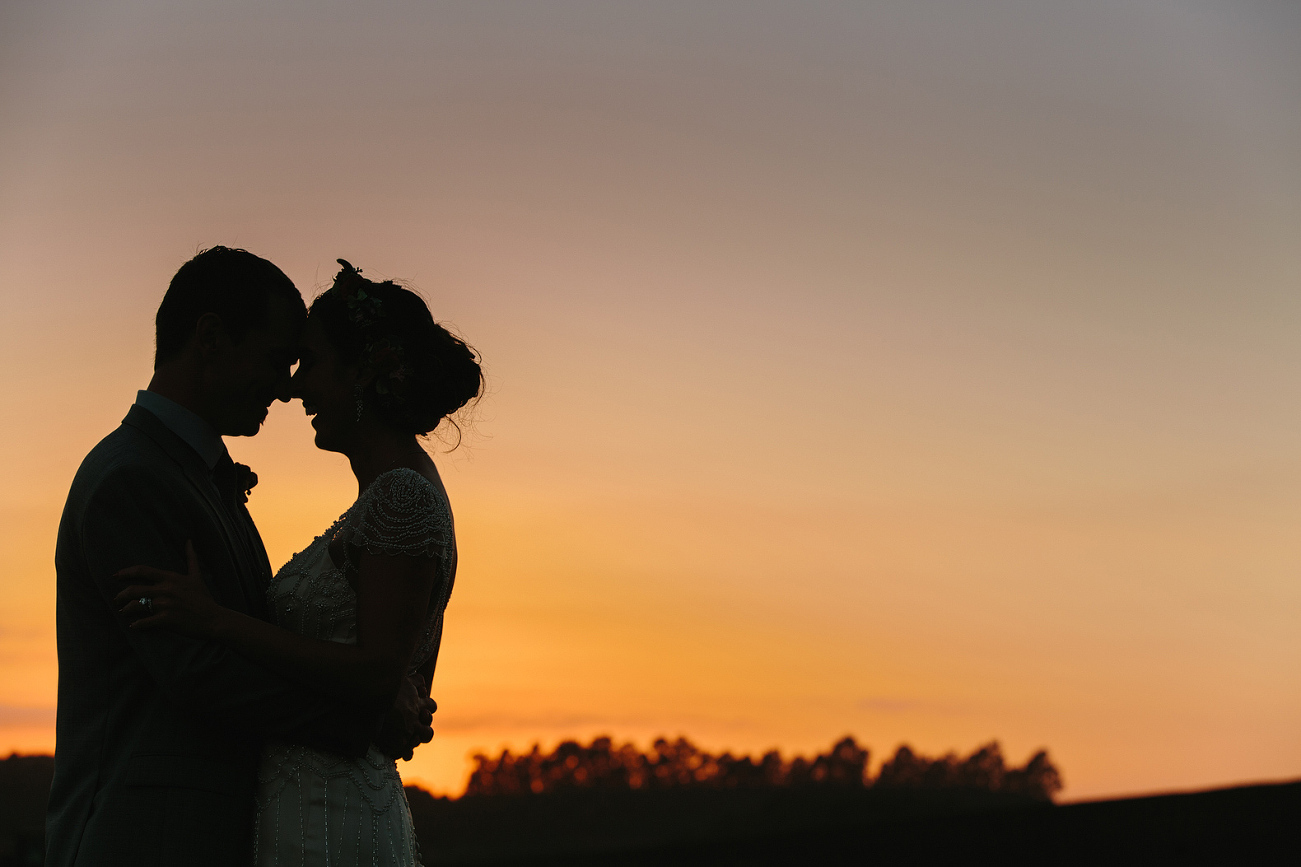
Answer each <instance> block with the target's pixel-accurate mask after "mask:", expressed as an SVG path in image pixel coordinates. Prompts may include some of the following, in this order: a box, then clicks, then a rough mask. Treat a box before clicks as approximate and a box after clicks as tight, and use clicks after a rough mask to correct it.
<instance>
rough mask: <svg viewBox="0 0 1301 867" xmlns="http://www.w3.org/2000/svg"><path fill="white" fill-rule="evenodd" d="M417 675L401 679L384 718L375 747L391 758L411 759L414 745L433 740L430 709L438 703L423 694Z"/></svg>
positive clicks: (432, 716)
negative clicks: (394, 699) (391, 705)
mask: <svg viewBox="0 0 1301 867" xmlns="http://www.w3.org/2000/svg"><path fill="white" fill-rule="evenodd" d="M424 686H425V681H424V678H422V677H421V676H420V675H418V674H417V675H414V676H412V677H407V678H403V680H402V686H401V687H400V688H399V689H398V697H397V700H396V701H394V702H393V707H392V708H390V709H389V712H388V714H387V715H386V716H385V717H384V724H383V725H382V726H381V727H380V731H379V735H378V737H376V738H375V746H377V747H379V749H380V752H382V753H384V755H386V756H388V757H389V758H391V759H403V760H405V761H408V762H409V761H411V756H412V755H414V754H415V750H416V747H418V746H420V745H421V744H427V743H429V742H430V741H431V740H433V739H434V729H433V723H434V711H436V710H438V704H437V703H436V702H435V701H434V700H433V699H432V698H428V697H426V695H425V689H424Z"/></svg>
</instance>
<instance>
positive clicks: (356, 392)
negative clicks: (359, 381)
mask: <svg viewBox="0 0 1301 867" xmlns="http://www.w3.org/2000/svg"><path fill="white" fill-rule="evenodd" d="M352 393H353V395H354V396H355V397H356V398H357V421H361V411H362V409H363V408H364V407H363V406H362V403H361V386H360V385H359V386H357V387H356V389H354V390H353V392H352Z"/></svg>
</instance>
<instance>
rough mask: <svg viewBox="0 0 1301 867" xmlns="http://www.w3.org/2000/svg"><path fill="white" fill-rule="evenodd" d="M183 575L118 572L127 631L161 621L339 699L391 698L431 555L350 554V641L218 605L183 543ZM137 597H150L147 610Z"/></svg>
mask: <svg viewBox="0 0 1301 867" xmlns="http://www.w3.org/2000/svg"><path fill="white" fill-rule="evenodd" d="M186 553H187V557H188V560H189V572H188V574H186V575H181V574H179V573H176V572H166V571H164V570H161V569H154V568H151V567H147V566H137V567H133V568H131V569H126V570H123V571H122V572H120V573H118V577H119V578H120V579H126V580H130V581H132V582H133V583H132V586H129V587H127V588H126V589H125V590H123V591H122V592H121V593H119V594H118V596H117V604H118V606H119V607H120V609H121V611H122V613H123V614H124V615H125V616H127V617H129V618H130V617H136V618H138V619H136V620H134V622H132V623H131V628H133V629H150V628H156V627H159V626H168V627H171V628H173V629H179V630H182V631H184V632H189V633H192V634H197V635H202V636H206V637H209V638H212V639H214V640H216V641H219V642H221V643H222V644H225V645H226V646H228V647H230V648H232V649H233V650H235V651H236V652H238V653H240V654H241V655H243V656H246V657H248V658H249V659H251V660H253V661H255V662H258V663H261V664H262V665H264V666H266V667H267V668H270V669H272V670H274V671H276V672H278V673H280V674H282V675H284V676H285V677H288V678H290V679H293V680H296V681H298V682H300V683H303V684H306V685H308V686H311V687H314V688H316V689H318V690H320V691H321V692H324V693H328V694H329V695H333V696H337V697H339V698H343V699H348V700H352V701H357V702H364V703H370V702H374V703H375V704H376V705H380V706H384V707H387V706H388V705H391V704H392V703H393V699H394V697H395V696H396V695H397V692H398V687H399V686H400V685H401V683H402V679H403V677H404V676H405V675H406V667H407V664H408V662H409V661H410V659H411V654H412V652H413V651H414V650H415V646H416V642H417V641H418V640H419V637H420V632H421V630H422V628H423V627H424V620H425V616H426V615H425V612H426V611H427V610H428V605H429V594H430V591H431V590H432V588H433V584H434V564H435V562H436V561H435V560H434V559H433V558H430V557H412V556H388V555H380V554H370V553H366V552H360V553H359V556H358V559H357V575H358V577H357V587H356V590H357V643H356V644H341V643H339V642H334V641H324V640H321V639H316V638H307V637H305V636H302V635H298V634H297V633H295V632H291V631H289V630H287V629H281V628H280V627H278V626H274V625H272V624H270V623H266V622H265V621H262V620H258V619H257V618H256V617H250V616H249V615H247V614H241V613H240V612H238V611H233V610H231V609H229V608H224V607H222V606H221V605H218V604H217V603H216V601H215V600H213V598H212V596H211V595H210V594H209V593H208V589H207V586H206V585H205V584H204V582H203V578H202V576H201V575H200V572H199V565H198V561H197V558H195V556H194V552H193V549H192V548H189V547H188V546H187V552H186ZM141 597H148V598H149V599H150V600H151V603H150V609H151V610H152V613H151V614H150V613H149V612H147V611H146V610H145V608H144V606H142V605H141V604H140V599H141Z"/></svg>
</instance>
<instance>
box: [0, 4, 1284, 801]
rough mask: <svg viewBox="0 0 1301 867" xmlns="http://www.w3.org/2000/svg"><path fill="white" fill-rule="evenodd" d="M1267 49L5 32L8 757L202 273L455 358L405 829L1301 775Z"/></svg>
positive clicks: (1199, 14)
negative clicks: (628, 795)
mask: <svg viewBox="0 0 1301 867" xmlns="http://www.w3.org/2000/svg"><path fill="white" fill-rule="evenodd" d="M1298 45H1301V4H1296V3H1291V2H1270V3H1267V2H1242V0H1234V2H1229V0H1223V2H1218V3H1198V2H1156V0H1123V2H1120V0H1117V2H1096V3H1077V4H1058V3H1046V2H978V3H959V2H930V0H926V2H916V0H909V2H906V3H905V2H898V3H888V4H886V3H879V4H878V3H858V2H845V3H826V2H805V0H802V2H798V3H796V2H785V3H759V2H744V3H743V2H728V3H720V2H701V0H692V2H681V3H671V2H656V3H611V2H601V3H596V2H593V3H575V2H545V3H526V2H518V3H498V2H474V3H471V2H463V3H430V2H382V3H374V4H353V3H332V2H311V3H307V2H278V3H261V2H260V3H252V2H226V3H220V4H216V3H204V4H199V3H195V2H178V0H167V2H161V0H139V2H119V0H111V2H110V0H95V2H89V0H87V2H77V3H71V2H70V3H52V2H35V0H6V2H5V3H4V4H3V5H0V304H2V305H3V311H4V312H3V315H0V360H2V361H3V368H4V370H5V371H6V374H7V375H6V376H5V377H4V384H3V386H0V415H2V419H3V424H2V425H0V466H3V467H4V482H3V485H0V550H3V551H4V552H5V555H6V556H5V563H6V575H5V579H4V580H5V585H4V586H5V588H6V591H5V596H4V602H5V604H3V605H0V753H7V751H8V750H9V749H16V750H20V751H47V750H50V749H52V748H53V745H54V734H53V718H54V716H53V715H54V704H55V688H56V677H57V663H56V657H55V644H54V596H55V592H54V570H53V550H54V538H55V532H56V526H57V522H58V516H59V512H60V510H61V508H62V504H63V499H64V497H65V495H66V493H67V489H68V485H69V483H70V481H71V479H72V476H73V474H74V473H75V471H76V468H77V465H78V464H79V462H80V461H81V459H82V457H83V456H84V454H85V453H86V451H88V450H89V449H90V448H91V447H92V446H93V445H94V444H95V443H96V442H97V441H98V440H99V439H100V438H102V437H103V436H104V435H105V434H107V433H108V432H109V431H111V430H112V429H113V428H114V427H115V426H116V425H117V423H118V422H119V421H120V419H121V418H122V416H123V415H124V414H125V412H126V410H127V407H128V406H129V405H130V403H131V402H132V400H133V399H134V395H135V391H136V389H138V388H143V387H144V386H145V385H146V384H147V382H148V380H149V376H150V371H151V366H152V353H153V316H154V311H155V309H156V307H157V305H158V302H159V300H160V299H161V297H162V293H163V291H164V290H165V288H166V286H167V282H168V280H169V279H170V278H171V276H172V274H173V273H174V272H175V270H176V269H177V267H178V266H179V265H180V264H181V263H182V262H184V261H185V260H186V259H188V258H189V257H190V256H192V255H193V254H194V253H195V252H196V251H197V250H199V249H201V248H204V247H208V246H211V245H214V244H225V245H230V246H240V247H245V248H247V249H249V250H251V251H253V252H255V253H257V254H259V255H261V256H265V257H267V258H269V259H271V260H272V261H274V262H276V263H277V264H278V265H280V266H281V267H282V268H283V269H284V270H285V271H286V273H288V274H289V276H290V277H291V278H292V279H293V280H294V281H295V283H296V284H297V285H298V287H299V288H300V289H301V290H302V291H303V293H304V295H305V296H307V297H308V298H309V299H310V298H311V297H313V296H314V295H315V294H316V293H317V292H319V291H320V290H322V289H323V288H325V286H326V285H328V282H329V280H330V278H331V277H332V276H333V274H334V272H335V270H336V266H335V264H334V260H335V259H336V258H338V257H343V258H346V259H348V260H350V261H352V262H353V263H354V264H356V265H359V266H361V267H362V268H363V269H364V270H365V272H366V274H367V275H368V276H382V277H393V278H398V279H401V280H404V281H407V282H408V284H409V285H411V286H413V287H414V288H416V289H418V290H419V291H420V292H421V293H422V294H423V295H424V296H425V297H426V298H427V299H428V300H429V302H430V307H431V309H432V310H433V313H434V316H435V318H437V319H439V320H440V321H444V322H446V323H449V324H451V325H452V326H454V327H455V328H456V329H457V330H458V331H459V332H460V333H461V334H463V335H464V336H465V337H466V339H467V340H468V341H469V342H470V343H472V344H473V345H474V346H476V347H477V348H478V349H479V351H480V352H481V353H482V356H483V359H484V364H485V370H486V373H487V376H488V382H489V394H488V396H487V397H486V399H485V400H484V401H483V402H482V403H481V404H480V405H479V408H478V411H477V415H476V417H475V420H474V422H473V424H472V426H471V427H470V428H469V430H468V433H467V436H466V439H465V444H464V445H463V446H462V447H461V448H460V449H458V450H456V451H454V452H452V453H450V454H443V453H442V452H441V451H440V452H439V453H438V454H437V455H436V461H437V463H438V465H439V467H440V469H441V471H442V473H443V476H444V479H445V481H446V484H447V488H448V490H449V493H450V495H451V497H452V503H453V508H454V510H455V513H456V521H457V530H458V540H459V545H460V552H461V567H460V573H459V575H458V577H457V584H456V591H455V593H454V594H453V596H452V601H451V605H450V607H449V608H448V612H447V629H446V633H445V638H444V646H443V653H442V657H441V660H440V663H439V673H438V677H437V679H436V682H435V686H434V695H435V697H436V698H437V699H438V701H439V704H440V710H439V712H438V715H437V717H436V720H435V728H436V729H437V731H438V734H437V737H436V738H435V741H434V743H433V744H431V745H429V746H426V747H424V748H422V749H421V750H420V751H419V752H418V754H417V756H416V759H415V760H414V761H413V762H412V763H409V764H404V765H401V770H402V773H403V776H404V777H405V778H406V779H407V780H408V781H409V782H411V781H413V782H418V783H420V784H423V785H426V786H429V787H431V788H433V789H434V790H436V791H439V792H452V793H454V792H459V791H460V789H461V787H462V786H463V783H464V779H465V775H466V772H467V770H468V767H469V760H468V755H469V754H470V753H471V752H473V751H474V750H475V749H479V748H482V749H485V750H497V749H500V748H501V747H502V746H510V747H511V748H512V749H515V748H519V749H526V748H527V747H528V746H529V745H530V744H531V743H532V742H533V741H534V740H540V741H542V743H543V745H544V746H548V745H553V744H554V743H555V742H556V741H557V740H559V739H561V738H565V737H578V738H583V739H586V738H590V737H592V736H594V735H598V734H605V733H608V734H612V735H614V736H615V737H616V738H621V739H624V738H626V739H632V740H635V741H637V742H638V743H639V744H642V745H645V744H646V743H647V742H648V741H649V739H650V738H652V737H653V736H655V735H658V734H661V733H663V734H668V735H677V734H683V735H687V736H689V737H691V738H692V739H693V740H695V741H697V742H698V743H699V744H701V745H702V746H705V747H707V748H710V749H724V748H727V749H732V750H734V751H735V750H741V751H760V750H764V749H767V748H770V747H774V746H776V747H780V748H782V749H783V750H785V751H787V752H790V751H804V752H807V751H813V750H818V749H824V748H826V747H827V746H829V745H830V744H831V743H832V741H833V740H835V739H837V738H839V737H840V736H842V735H844V734H847V733H849V734H853V735H855V736H856V737H857V738H858V739H859V740H860V742H863V743H866V744H867V745H869V746H870V747H871V748H872V750H873V760H872V766H873V768H875V767H876V766H877V765H878V764H879V761H880V759H882V758H883V757H885V755H886V754H887V753H890V752H893V750H894V748H895V747H896V746H897V745H898V744H900V743H901V742H905V741H906V742H908V743H909V744H911V745H912V746H913V747H914V748H916V749H918V750H920V751H923V752H928V753H938V752H944V751H948V750H950V749H952V750H957V751H959V752H964V753H965V752H967V751H969V750H971V749H972V748H973V747H975V746H977V745H979V744H981V743H984V742H986V741H988V740H990V739H993V738H998V739H999V740H1001V742H1002V744H1003V746H1004V751H1005V753H1006V754H1007V755H1008V758H1009V759H1010V760H1012V761H1014V762H1017V763H1019V762H1021V761H1023V760H1024V759H1025V758H1026V757H1027V756H1028V755H1029V754H1030V752H1031V751H1033V750H1035V749H1037V748H1040V747H1047V748H1048V749H1049V750H1050V752H1051V755H1052V756H1053V758H1054V760H1055V761H1056V762H1057V763H1058V765H1059V766H1060V767H1061V768H1062V770H1063V773H1064V776H1065V780H1066V783H1067V788H1066V790H1065V792H1064V796H1065V797H1066V798H1086V797H1097V796H1105V795H1113V794H1121V793H1133V792H1145V791H1155V790H1168V789H1176V788H1187V787H1199V786H1210V785H1219V784H1228V783H1234V782H1243V781H1256V780H1264V779H1278V778H1288V777H1292V778H1295V777H1298V776H1301V739H1298V737H1297V734H1298V731H1299V730H1301V582H1299V581H1298V576H1299V573H1301V532H1299V531H1301V243H1299V242H1301V51H1298V50H1297V47H1298ZM311 437H312V431H311V428H310V426H309V425H308V424H307V421H306V418H305V417H304V415H303V412H302V408H301V406H300V405H298V404H297V403H294V404H290V405H284V404H278V405H276V406H275V407H274V408H273V410H272V412H271V415H270V418H269V419H268V421H267V423H266V425H265V427H264V429H263V432H262V433H261V434H260V435H259V436H257V437H256V438H254V439H230V440H228V444H229V446H230V449H231V452H232V454H233V455H234V457H235V458H236V460H240V461H243V462H244V463H247V464H250V465H251V466H252V467H253V468H254V469H255V470H256V471H257V472H258V474H259V476H260V478H261V484H259V486H258V487H257V489H256V491H254V493H253V497H252V499H251V501H250V508H251V509H252V511H253V515H254V517H255V519H256V520H257V522H258V525H259V527H260V528H261V530H262V533H263V536H264V538H265V540H266V542H267V547H268V549H269V550H270V553H271V559H272V563H273V566H279V565H280V564H281V563H283V562H284V561H285V560H287V559H288V557H289V556H290V555H291V554H292V553H293V552H294V551H296V550H298V549H300V548H302V547H304V546H306V545H307V544H308V543H309V542H310V541H311V539H312V538H313V536H314V535H315V534H317V533H319V532H321V531H323V530H324V529H325V528H326V527H327V526H328V525H329V524H330V522H331V521H332V520H333V519H334V518H335V517H337V515H338V514H339V513H340V512H342V511H343V510H344V509H345V508H346V507H347V506H348V505H349V503H350V502H351V500H352V498H353V497H354V496H355V495H356V488H355V483H354V481H353V479H352V476H351V473H350V472H349V469H348V466H347V463H346V461H345V460H344V459H343V458H342V457H341V456H339V455H334V454H327V453H324V452H319V451H316V450H315V449H314V448H313V446H312V441H311ZM432 446H433V447H436V448H438V449H441V450H445V446H440V445H438V444H437V443H436V442H435V443H433V444H432Z"/></svg>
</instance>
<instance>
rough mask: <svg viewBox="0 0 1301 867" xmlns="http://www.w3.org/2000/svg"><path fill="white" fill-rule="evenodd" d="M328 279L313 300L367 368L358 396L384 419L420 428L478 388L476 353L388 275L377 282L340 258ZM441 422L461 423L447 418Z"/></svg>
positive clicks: (341, 349) (337, 341)
mask: <svg viewBox="0 0 1301 867" xmlns="http://www.w3.org/2000/svg"><path fill="white" fill-rule="evenodd" d="M339 264H340V265H342V266H343V268H342V270H340V271H339V274H338V276H336V277H335V278H334V285H333V286H331V287H330V288H329V289H327V290H326V291H325V292H323V293H321V295H319V296H318V297H317V299H316V300H315V301H313V302H312V307H311V311H310V316H311V317H312V318H319V319H320V322H321V324H322V325H323V326H324V327H325V333H326V336H327V337H328V338H329V340H330V343H331V344H332V345H333V346H334V348H335V351H337V352H338V353H339V355H340V357H341V358H342V359H343V360H344V361H345V362H347V363H350V364H359V365H360V366H361V367H362V369H363V370H365V371H368V372H371V373H374V374H375V376H374V379H372V380H371V382H370V384H369V385H367V386H366V388H365V389H364V390H363V391H362V393H361V395H360V399H361V400H362V401H363V402H364V403H365V405H366V406H367V407H368V408H370V409H373V410H374V411H375V412H378V413H379V414H380V417H381V418H383V419H384V420H385V421H386V422H387V423H388V424H391V425H393V426H394V427H396V428H398V429H399V430H402V431H407V432H409V433H413V434H422V435H423V434H427V433H429V432H430V431H432V430H434V428H436V427H438V425H439V423H440V422H441V421H442V420H443V419H444V418H447V417H448V416H450V415H451V414H452V413H454V412H456V411H457V410H459V409H460V408H461V407H463V406H465V405H466V404H467V403H469V402H470V401H471V400H474V399H475V398H476V397H478V396H479V394H480V392H481V391H482V389H483V371H482V370H481V369H480V366H479V356H478V353H476V352H475V351H474V349H473V348H471V347H470V346H468V345H467V344H466V343H465V341H464V340H461V338H459V337H457V336H456V335H455V334H452V333H451V332H450V331H448V330H447V329H446V328H444V327H443V326H442V325H439V324H438V323H437V322H435V321H434V317H433V316H432V315H431V314H430V313H429V307H428V305H426V304H425V301H424V299H423V298H421V297H420V296H419V295H417V294H416V293H414V292H412V291H411V290H409V289H404V288H403V287H401V286H399V285H397V284H396V283H394V282H393V281H392V280H385V281H384V282H382V283H376V282H374V281H372V280H367V279H366V278H364V277H362V276H361V271H360V270H359V269H356V268H353V267H352V266H351V265H349V264H348V263H347V262H345V261H344V260H342V259H340V260H339ZM448 422H449V423H450V424H451V425H452V426H453V427H455V428H456V430H457V433H458V438H457V441H458V442H459V433H460V428H459V426H457V424H456V421H455V420H454V419H448Z"/></svg>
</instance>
